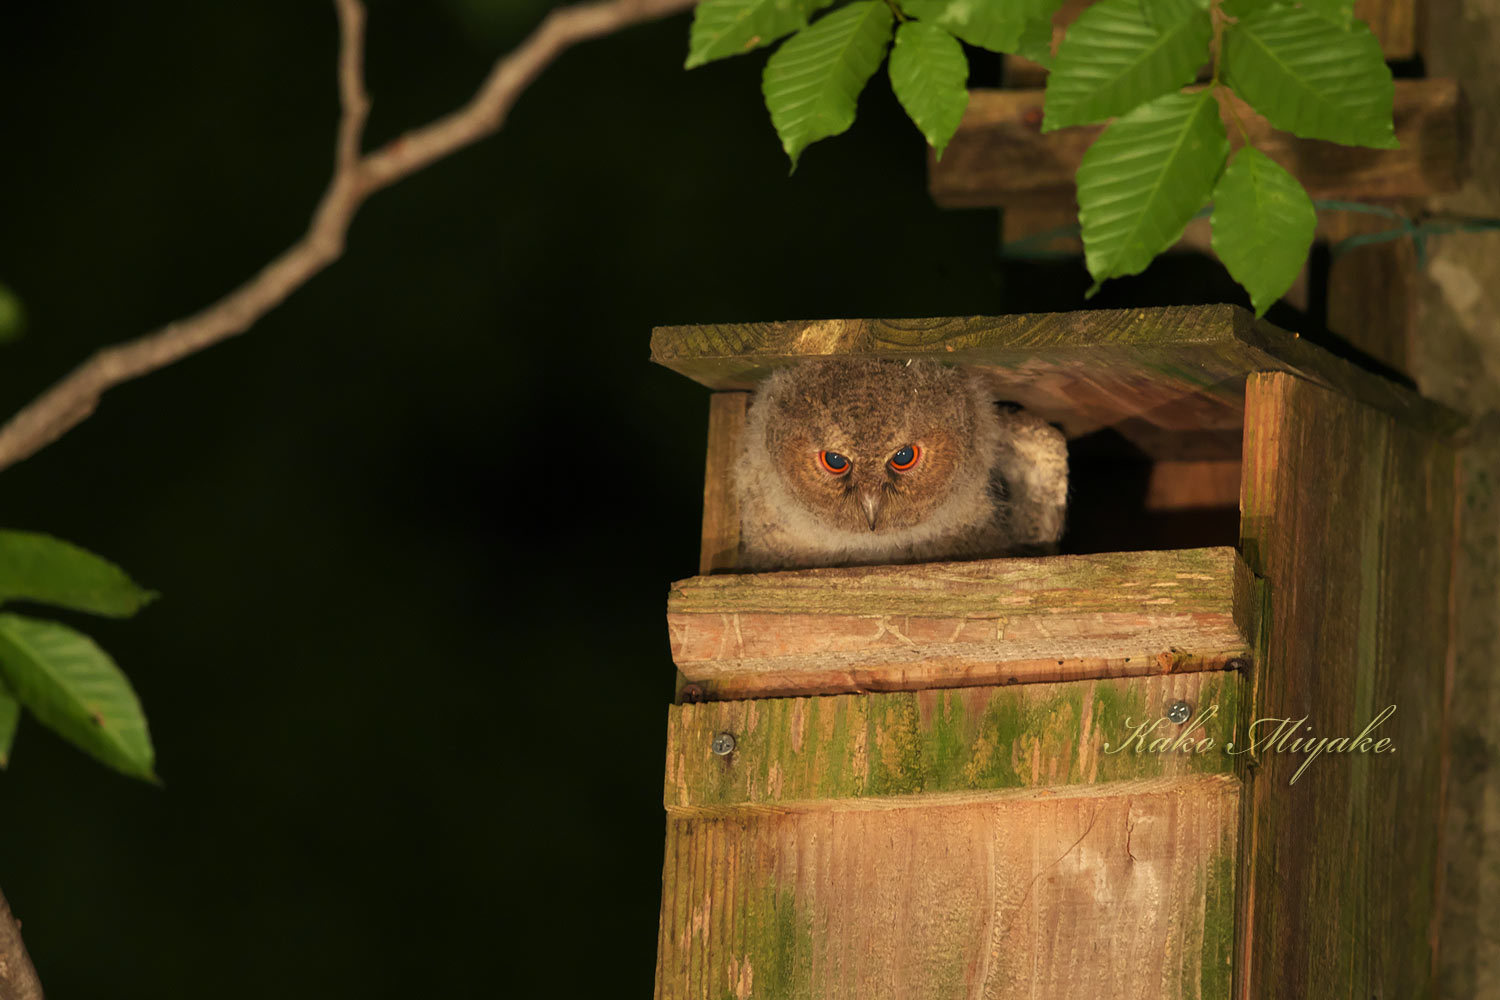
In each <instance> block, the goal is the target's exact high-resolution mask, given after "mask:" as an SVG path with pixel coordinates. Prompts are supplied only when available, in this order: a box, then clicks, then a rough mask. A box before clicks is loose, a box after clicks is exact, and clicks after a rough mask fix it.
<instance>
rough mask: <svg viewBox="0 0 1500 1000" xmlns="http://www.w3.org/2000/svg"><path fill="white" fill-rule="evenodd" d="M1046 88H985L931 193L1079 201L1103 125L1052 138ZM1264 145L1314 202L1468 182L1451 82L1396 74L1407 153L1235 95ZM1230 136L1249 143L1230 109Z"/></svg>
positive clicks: (989, 201)
mask: <svg viewBox="0 0 1500 1000" xmlns="http://www.w3.org/2000/svg"><path fill="white" fill-rule="evenodd" d="M1042 99H1043V91H1041V90H981V89H975V90H973V91H971V92H970V94H969V105H968V109H967V110H966V111H965V112H964V117H963V121H962V122H961V123H960V124H959V127H958V131H957V132H956V133H955V134H954V136H953V139H952V140H951V141H950V142H949V143H948V146H947V148H946V149H945V150H944V152H943V158H942V159H941V160H938V159H936V158H935V157H931V158H929V161H928V190H929V191H930V192H931V194H932V198H933V200H934V201H936V202H937V203H938V204H939V205H941V206H942V207H944V208H997V207H999V208H1007V207H1012V206H1014V207H1021V208H1027V209H1030V210H1035V209H1037V208H1038V207H1040V206H1042V205H1054V206H1060V207H1063V208H1072V207H1074V206H1075V205H1076V201H1075V196H1074V176H1075V175H1076V174H1077V172H1078V164H1079V162H1080V161H1081V160H1082V159H1083V154H1084V152H1085V151H1086V150H1087V149H1088V148H1089V146H1091V145H1092V144H1093V142H1094V139H1095V138H1096V137H1097V136H1098V134H1099V132H1100V131H1101V130H1102V129H1103V126H1102V125H1090V126H1081V127H1077V128H1066V129H1060V130H1058V131H1056V132H1049V133H1046V134H1043V133H1042V131H1041V121H1042ZM1229 100H1230V102H1231V103H1232V104H1233V106H1234V110H1235V111H1236V112H1238V114H1239V117H1240V120H1241V121H1243V122H1244V124H1245V128H1246V131H1248V132H1249V134H1250V139H1251V141H1252V142H1253V143H1254V145H1255V148H1257V149H1259V150H1260V151H1261V152H1263V153H1265V154H1266V155H1267V156H1269V157H1271V158H1272V159H1273V160H1275V161H1276V162H1277V163H1280V164H1281V165H1282V166H1283V167H1285V168H1286V169H1287V170H1288V171H1290V172H1291V173H1293V174H1294V175H1296V177H1297V178H1298V179H1299V180H1300V181H1302V184H1303V186H1304V187H1306V188H1307V190H1308V193H1309V194H1311V195H1312V196H1313V197H1314V198H1344V199H1348V200H1354V201H1367V200H1372V199H1376V200H1390V199H1397V198H1422V197H1427V196H1430V195H1434V194H1441V193H1444V192H1449V191H1453V190H1455V189H1456V188H1457V187H1458V185H1459V183H1460V181H1461V177H1460V176H1459V172H1458V171H1459V165H1460V163H1461V157H1460V156H1459V151H1460V141H1461V136H1462V127H1461V126H1462V120H1461V115H1460V102H1459V92H1458V85H1457V84H1456V83H1455V82H1454V81H1452V80H1445V79H1430V80H1429V79H1422V80H1397V81H1396V92H1395V103H1394V105H1393V111H1392V113H1393V117H1394V121H1395V126H1396V138H1397V141H1398V142H1399V143H1400V144H1401V146H1400V148H1399V149H1388V150H1378V149H1363V148H1357V147H1353V146H1341V145H1339V144H1337V143H1332V142H1320V141H1317V140H1313V139H1299V138H1297V137H1296V136H1293V135H1291V134H1290V133H1288V132H1281V131H1278V130H1276V129H1274V128H1272V127H1271V125H1270V123H1269V122H1267V121H1266V120H1265V119H1264V118H1263V117H1261V116H1260V115H1258V114H1257V113H1256V112H1255V110H1254V109H1252V108H1251V107H1250V106H1249V105H1248V104H1246V103H1245V102H1243V101H1241V100H1239V99H1238V98H1235V97H1230V98H1229ZM1224 120H1225V122H1226V126H1227V127H1228V129H1229V134H1230V137H1231V139H1230V141H1231V144H1233V145H1234V146H1235V147H1236V148H1237V147H1238V146H1239V145H1240V144H1241V143H1242V142H1243V139H1242V138H1241V137H1240V134H1239V130H1238V128H1237V127H1236V126H1234V125H1233V124H1230V123H1231V121H1232V119H1231V116H1230V113H1229V112H1228V110H1227V109H1226V110H1225V111H1224Z"/></svg>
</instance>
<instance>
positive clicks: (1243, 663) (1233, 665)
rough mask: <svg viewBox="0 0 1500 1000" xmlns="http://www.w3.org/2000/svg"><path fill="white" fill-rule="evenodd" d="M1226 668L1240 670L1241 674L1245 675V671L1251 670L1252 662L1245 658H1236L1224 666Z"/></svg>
mask: <svg viewBox="0 0 1500 1000" xmlns="http://www.w3.org/2000/svg"><path fill="white" fill-rule="evenodd" d="M1224 666H1225V668H1226V669H1229V670H1238V671H1239V672H1240V673H1244V672H1245V671H1247V670H1249V669H1250V661H1249V660H1247V659H1245V658H1244V657H1243V656H1236V657H1235V658H1234V659H1232V660H1230V661H1229V662H1228V663H1226V664H1224Z"/></svg>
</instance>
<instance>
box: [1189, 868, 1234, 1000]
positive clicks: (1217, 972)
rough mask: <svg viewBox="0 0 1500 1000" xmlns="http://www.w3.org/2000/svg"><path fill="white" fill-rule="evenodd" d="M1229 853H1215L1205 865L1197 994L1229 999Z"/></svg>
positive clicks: (1231, 948)
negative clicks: (1200, 958)
mask: <svg viewBox="0 0 1500 1000" xmlns="http://www.w3.org/2000/svg"><path fill="white" fill-rule="evenodd" d="M1236 865H1237V861H1236V858H1235V856H1234V855H1233V854H1232V853H1225V854H1221V855H1218V856H1216V857H1214V858H1213V859H1212V860H1211V861H1210V862H1209V864H1208V865H1207V867H1206V868H1205V876H1206V884H1205V886H1204V890H1203V949H1202V961H1201V964H1200V965H1199V975H1198V996H1199V997H1201V998H1202V1000H1229V997H1230V990H1231V988H1232V986H1233V983H1234V969H1233V963H1234V920H1235V891H1234V890H1235V884H1234V883H1235V869H1236Z"/></svg>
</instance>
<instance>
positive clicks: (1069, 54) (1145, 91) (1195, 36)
mask: <svg viewBox="0 0 1500 1000" xmlns="http://www.w3.org/2000/svg"><path fill="white" fill-rule="evenodd" d="M1156 9H1157V11H1158V16H1159V18H1160V19H1161V28H1160V30H1158V29H1156V28H1153V27H1151V25H1149V24H1147V23H1146V20H1145V18H1143V17H1142V16H1141V7H1140V3H1139V0H1102V2H1100V3H1096V4H1094V5H1093V6H1092V7H1089V8H1088V9H1087V10H1085V11H1084V12H1083V13H1082V14H1081V15H1079V17H1078V20H1077V21H1075V22H1074V23H1073V26H1072V27H1070V28H1069V29H1068V33H1067V34H1066V35H1064V36H1063V41H1062V45H1061V46H1060V47H1059V48H1058V50H1057V62H1056V64H1055V65H1054V66H1053V67H1052V73H1051V74H1050V75H1049V76H1048V77H1047V96H1046V103H1045V104H1044V105H1043V118H1042V131H1044V132H1050V131H1052V130H1053V129H1059V128H1066V127H1067V126H1069V125H1088V124H1091V123H1093V122H1099V121H1103V120H1104V119H1106V118H1109V117H1111V116H1113V115H1119V114H1124V113H1125V112H1126V111H1129V110H1130V109H1131V108H1134V107H1136V106H1137V105H1140V104H1143V103H1145V102H1146V101H1149V100H1150V99H1151V98H1153V97H1156V96H1158V95H1160V94H1165V93H1168V92H1170V91H1173V90H1176V89H1177V88H1179V87H1181V86H1182V85H1183V84H1186V83H1191V82H1192V80H1193V78H1194V77H1195V76H1197V74H1198V69H1199V67H1201V66H1202V65H1203V64H1204V63H1205V62H1207V61H1208V58H1209V54H1208V43H1209V40H1210V39H1211V38H1212V37H1213V24H1212V22H1211V21H1210V20H1209V17H1208V12H1207V11H1205V10H1202V9H1201V8H1199V7H1198V6H1197V5H1196V4H1194V3H1193V2H1192V0H1157V5H1156Z"/></svg>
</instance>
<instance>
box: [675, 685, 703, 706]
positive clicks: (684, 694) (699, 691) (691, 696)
mask: <svg viewBox="0 0 1500 1000" xmlns="http://www.w3.org/2000/svg"><path fill="white" fill-rule="evenodd" d="M678 697H680V698H681V699H682V703H683V704H684V705H696V704H698V703H699V702H704V701H707V700H708V695H707V694H706V693H704V690H703V688H701V687H699V686H698V685H697V684H684V685H683V686H682V690H681V691H679V692H678Z"/></svg>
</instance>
